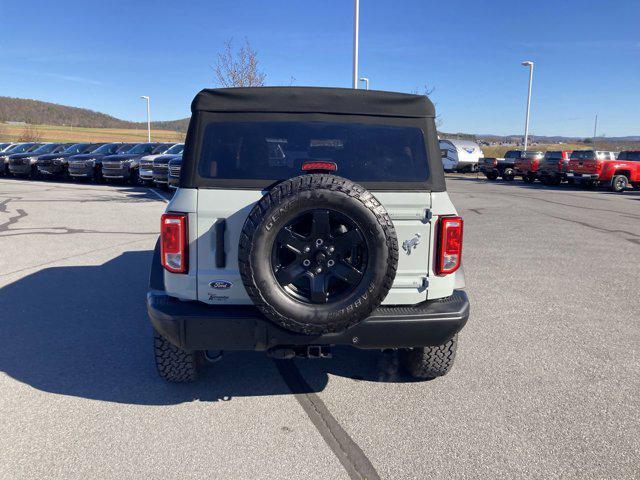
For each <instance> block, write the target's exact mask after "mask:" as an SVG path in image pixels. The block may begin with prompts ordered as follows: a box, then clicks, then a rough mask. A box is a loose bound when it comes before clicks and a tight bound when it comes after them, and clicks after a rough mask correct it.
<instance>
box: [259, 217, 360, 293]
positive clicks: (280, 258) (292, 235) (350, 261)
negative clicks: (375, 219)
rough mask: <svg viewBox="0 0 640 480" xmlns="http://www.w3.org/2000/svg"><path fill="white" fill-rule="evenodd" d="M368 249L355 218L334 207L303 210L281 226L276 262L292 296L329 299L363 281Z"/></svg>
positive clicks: (273, 257)
mask: <svg viewBox="0 0 640 480" xmlns="http://www.w3.org/2000/svg"><path fill="white" fill-rule="evenodd" d="M368 254H369V251H368V248H367V243H366V241H365V238H364V236H363V234H362V231H361V229H360V228H359V227H358V225H357V224H356V222H355V221H353V220H352V219H351V218H349V217H348V216H346V215H344V214H342V213H340V212H337V211H334V210H327V209H316V210H309V211H307V212H304V213H303V214H300V215H298V216H297V217H295V218H294V219H293V220H292V221H290V222H289V223H287V224H286V225H285V226H284V227H283V228H282V229H281V230H280V231H279V232H278V234H277V236H276V239H275V242H274V244H273V248H272V251H271V265H272V269H273V274H274V276H275V278H276V281H277V283H278V284H279V285H280V287H281V288H282V289H283V290H284V292H285V293H286V294H287V295H288V296H290V297H292V298H294V299H296V300H298V301H301V302H304V303H311V304H325V303H330V302H335V301H338V300H340V299H342V298H344V297H346V296H348V295H349V294H350V293H351V292H353V290H355V288H356V287H357V286H358V285H359V284H360V283H361V282H362V278H363V277H364V274H365V271H366V266H367V261H368Z"/></svg>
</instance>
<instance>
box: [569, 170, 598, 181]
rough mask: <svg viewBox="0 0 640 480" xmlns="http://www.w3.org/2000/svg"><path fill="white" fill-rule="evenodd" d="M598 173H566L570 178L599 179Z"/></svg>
mask: <svg viewBox="0 0 640 480" xmlns="http://www.w3.org/2000/svg"><path fill="white" fill-rule="evenodd" d="M599 177H600V175H598V174H597V173H575V172H569V173H567V178H572V179H574V180H591V181H593V180H599Z"/></svg>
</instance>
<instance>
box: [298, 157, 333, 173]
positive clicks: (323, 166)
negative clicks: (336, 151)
mask: <svg viewBox="0 0 640 480" xmlns="http://www.w3.org/2000/svg"><path fill="white" fill-rule="evenodd" d="M336 170H338V165H337V164H336V163H335V162H326V161H322V160H320V161H306V162H304V163H303V164H302V171H303V172H314V171H316V172H335V171H336Z"/></svg>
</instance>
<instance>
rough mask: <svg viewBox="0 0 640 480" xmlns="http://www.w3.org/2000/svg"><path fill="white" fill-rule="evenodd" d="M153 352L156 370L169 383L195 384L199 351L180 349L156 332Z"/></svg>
mask: <svg viewBox="0 0 640 480" xmlns="http://www.w3.org/2000/svg"><path fill="white" fill-rule="evenodd" d="M153 347H154V348H153V352H154V356H155V360H156V368H157V369H158V373H159V374H160V376H161V377H162V378H164V379H165V380H166V381H168V382H176V383H182V382H193V381H194V380H195V379H196V378H197V377H198V363H199V362H198V359H199V357H200V356H201V355H202V353H201V352H199V351H192V350H185V349H183V348H178V347H176V346H175V345H174V344H172V343H171V342H169V340H167V339H166V338H164V337H163V336H162V335H160V334H159V333H158V332H155V331H154V337H153Z"/></svg>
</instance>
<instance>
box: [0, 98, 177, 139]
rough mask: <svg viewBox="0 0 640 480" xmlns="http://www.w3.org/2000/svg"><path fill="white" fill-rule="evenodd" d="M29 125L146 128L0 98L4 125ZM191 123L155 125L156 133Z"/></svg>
mask: <svg viewBox="0 0 640 480" xmlns="http://www.w3.org/2000/svg"><path fill="white" fill-rule="evenodd" d="M8 121H11V122H26V123H30V124H34V125H69V126H73V127H88V128H146V123H143V122H128V121H126V120H120V119H119V118H116V117H112V116H111V115H107V114H105V113H100V112H94V111H93V110H88V109H86V108H77V107H68V106H66V105H58V104H57V103H49V102H42V101H40V100H29V99H25V98H12V97H0V122H8ZM188 125H189V119H188V118H183V119H180V120H169V121H161V122H152V123H151V126H152V128H154V129H160V130H177V131H179V132H186V131H187V126H188Z"/></svg>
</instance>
